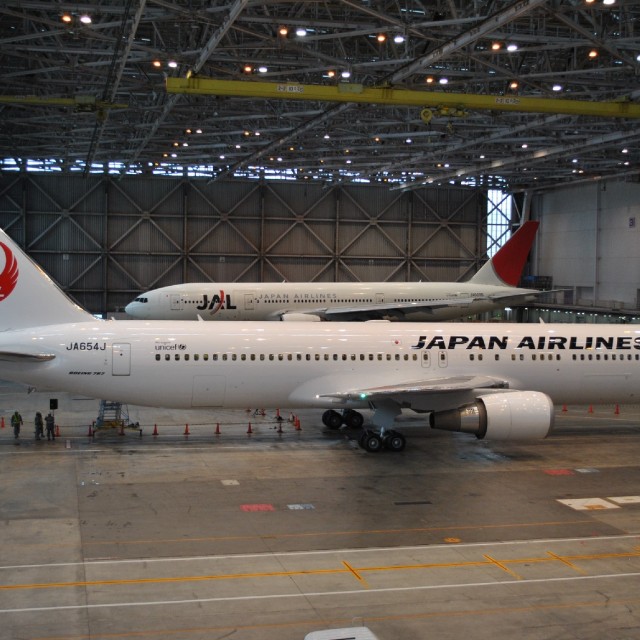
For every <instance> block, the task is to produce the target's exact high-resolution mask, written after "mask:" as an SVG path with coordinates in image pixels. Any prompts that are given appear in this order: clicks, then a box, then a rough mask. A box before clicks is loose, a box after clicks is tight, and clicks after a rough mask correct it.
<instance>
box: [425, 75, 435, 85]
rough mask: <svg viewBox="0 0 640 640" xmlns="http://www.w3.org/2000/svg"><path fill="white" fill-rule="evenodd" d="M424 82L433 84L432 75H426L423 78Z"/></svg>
mask: <svg viewBox="0 0 640 640" xmlns="http://www.w3.org/2000/svg"><path fill="white" fill-rule="evenodd" d="M425 82H426V83H427V84H433V82H434V77H433V76H427V77H426V78H425Z"/></svg>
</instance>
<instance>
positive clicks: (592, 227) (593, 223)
mask: <svg viewBox="0 0 640 640" xmlns="http://www.w3.org/2000/svg"><path fill="white" fill-rule="evenodd" d="M532 210H533V213H534V215H535V217H537V218H538V219H539V220H540V222H541V224H540V229H539V231H538V245H537V254H536V269H537V272H538V274H540V275H548V276H552V277H553V286H554V288H566V291H565V293H564V294H563V295H561V296H559V298H560V299H558V302H560V303H565V304H569V305H576V306H584V307H592V306H593V307H598V308H603V309H611V310H618V309H625V310H632V309H637V308H638V306H639V305H638V302H639V301H638V296H639V291H640V184H637V183H631V182H593V183H583V184H580V185H577V186H575V187H571V188H568V189H563V190H558V191H552V192H549V193H544V194H540V195H538V196H536V198H535V199H534V202H533V207H532Z"/></svg>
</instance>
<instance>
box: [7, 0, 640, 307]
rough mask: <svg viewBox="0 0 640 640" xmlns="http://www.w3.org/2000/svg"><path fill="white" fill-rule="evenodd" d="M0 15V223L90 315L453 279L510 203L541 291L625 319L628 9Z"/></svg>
mask: <svg viewBox="0 0 640 640" xmlns="http://www.w3.org/2000/svg"><path fill="white" fill-rule="evenodd" d="M0 15H2V17H3V19H2V21H1V22H0V56H1V59H2V63H3V64H2V67H1V68H0V77H2V80H3V86H4V90H3V95H2V96H0V110H1V111H0V114H1V116H0V149H2V153H1V154H0V156H1V157H0V205H1V206H0V216H1V218H0V224H1V225H2V226H3V228H5V229H6V230H7V231H8V232H9V233H10V234H11V235H12V236H14V237H16V238H17V239H18V240H19V241H20V242H21V243H22V244H23V246H25V247H26V248H27V250H28V251H29V252H30V253H31V255H33V256H34V257H35V258H36V259H37V260H38V261H40V262H41V264H43V266H44V267H45V268H46V269H47V270H48V271H49V273H51V274H52V276H53V277H54V278H55V279H56V281H58V282H59V283H60V285H61V286H62V287H63V289H64V290H65V291H67V292H68V293H69V294H70V295H71V296H72V297H73V298H75V299H76V300H77V301H78V302H79V303H80V304H83V305H85V306H86V307H87V308H89V309H90V310H91V311H93V312H96V313H102V314H106V313H114V312H117V311H118V309H121V308H122V307H123V306H124V305H125V304H126V302H127V301H128V299H130V298H131V297H132V296H133V295H135V294H136V293H137V292H139V291H141V290H145V289H149V288H152V287H155V286H163V285H167V284H174V283H177V282H180V281H190V280H198V279H215V280H219V281H224V280H227V281H229V280H232V281H240V280H244V281H251V280H252V279H254V280H257V281H260V280H263V281H282V280H292V281H294V280H295V281H305V280H318V281H328V280H336V281H339V280H343V279H345V280H350V281H356V280H362V281H367V280H368V281H375V280H407V281H410V280H415V279H423V280H433V281H439V280H453V281H458V280H464V279H467V278H468V277H469V275H470V274H472V273H473V272H474V271H475V270H477V268H478V267H479V266H480V264H481V263H482V262H483V261H484V260H485V259H486V252H487V250H488V251H489V252H491V250H492V247H493V246H494V245H495V244H496V243H497V244H501V243H502V242H503V241H504V239H505V237H506V235H508V232H509V230H510V228H513V227H514V226H517V224H518V223H519V222H520V220H521V219H522V218H523V217H529V216H532V217H534V218H535V219H538V220H540V221H541V222H542V227H541V230H540V232H539V241H538V243H537V245H536V249H535V252H534V256H533V260H532V263H531V269H530V272H531V274H532V275H540V276H546V277H548V278H551V281H552V282H553V283H554V285H555V286H556V287H557V288H559V289H560V290H561V291H560V292H558V293H557V294H556V295H554V296H552V297H550V299H549V300H548V302H553V303H556V304H558V305H560V306H562V305H567V306H569V307H572V306H573V307H576V308H580V310H581V311H587V312H588V311H592V312H594V313H596V312H604V313H606V312H609V311H619V312H623V313H625V314H626V315H629V314H633V312H634V311H635V310H637V308H638V288H637V287H636V285H635V283H636V281H637V276H638V272H637V271H638V269H639V268H640V267H638V259H637V258H638V253H639V251H640V250H638V248H637V247H638V243H637V242H634V234H635V233H637V227H636V226H635V222H634V221H635V218H636V214H637V206H638V205H637V204H636V202H637V180H638V163H639V162H640V157H639V155H638V154H639V153H640V152H639V151H638V145H637V141H638V136H639V135H640V134H639V133H638V131H639V130H638V127H637V118H638V117H639V116H640V108H639V107H638V106H637V105H636V104H635V99H636V98H637V94H638V80H637V78H638V69H639V67H640V62H639V60H638V58H639V57H640V45H639V44H638V39H637V36H636V31H637V23H638V20H639V18H640V8H639V6H638V3H637V2H634V1H630V0H622V1H610V0H606V1H604V2H603V1H602V0H598V1H587V0H582V1H577V2H571V3H564V2H558V3H549V2H543V1H542V0H524V1H521V2H508V1H499V2H482V1H479V2H473V3H468V2H455V1H450V0H449V1H446V2H445V1H442V2H434V3H428V4H427V3H423V2H412V1H409V2H402V3H384V2H382V3H377V2H362V3H355V2H351V1H348V0H343V1H339V2H330V3H326V2H311V3H305V2H302V3H297V2H269V3H266V4H264V3H254V2H249V1H247V0H237V1H236V2H232V3H226V4H220V3H214V4H212V3H210V2H208V1H205V0H203V1H202V2H198V1H196V0H192V1H190V2H188V3H185V2H164V1H163V2H160V1H157V0H149V1H147V0H140V1H138V2H136V1H127V2H121V1H118V0H113V1H111V0H109V1H107V2H101V3H100V4H99V5H96V4H94V3H86V4H78V3H65V2H54V3H42V2H40V1H39V0H19V1H18V0H16V1H15V2H11V1H9V2H6V3H3V6H2V7H0ZM185 78H192V79H193V80H194V82H198V83H200V82H201V83H202V84H201V85H198V86H194V87H192V88H191V89H190V90H189V91H188V92H187V91H186V90H184V91H182V90H180V89H178V90H177V91H178V92H173V91H174V89H172V88H171V87H170V86H169V83H171V82H173V81H175V82H178V81H180V80H181V79H185ZM216 82H217V83H218V84H216ZM225 82H230V84H231V85H234V86H233V87H231V88H229V87H226V86H225V85H224V83H225ZM236 85H237V86H241V87H242V91H243V93H242V94H240V93H239V89H238V88H237V86H236ZM313 88H320V89H322V90H325V91H328V92H329V96H330V97H329V98H328V99H327V100H319V99H313V97H312V96H310V98H311V99H304V100H300V99H298V98H299V97H300V96H302V95H304V93H305V91H307V90H308V91H311V90H312V89H313ZM376 88H380V91H381V92H386V93H384V95H382V96H381V97H376V96H373V97H367V95H368V94H363V92H365V91H368V90H369V89H376ZM272 89H273V90H276V95H277V97H278V99H273V98H272V96H273V93H272V92H271V91H272ZM396 89H399V90H401V91H400V92H399V93H398V94H397V95H396V94H395V93H394V91H395V90H396ZM331 92H334V93H331ZM361 94H363V97H362V101H358V102H353V101H350V100H349V98H353V99H354V100H355V99H358V100H360V95H361ZM447 96H455V98H448V97H447ZM485 99H489V100H490V103H489V105H490V108H487V103H486V102H482V100H485ZM489 190H492V193H498V194H502V195H497V196H496V195H489V197H487V194H488V193H489ZM506 198H508V199H510V200H513V207H512V208H511V207H503V206H502V202H501V201H502V200H503V199H506ZM485 199H487V200H488V204H487V202H484V200H485ZM498 210H499V211H500V212H501V214H502V216H503V220H502V223H501V225H500V226H499V230H498V231H497V232H494V230H493V229H492V228H490V226H489V225H488V224H487V222H488V219H489V217H490V215H491V214H492V213H494V212H496V211H498ZM506 218H510V219H506ZM561 232H563V233H564V235H565V236H566V238H562V235H561ZM561 238H562V239H561ZM543 240H544V242H543ZM612 248H615V250H612ZM303 258H304V259H303ZM620 265H624V268H622V269H621V268H619V267H620Z"/></svg>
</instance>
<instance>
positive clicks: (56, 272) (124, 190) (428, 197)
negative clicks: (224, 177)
mask: <svg viewBox="0 0 640 640" xmlns="http://www.w3.org/2000/svg"><path fill="white" fill-rule="evenodd" d="M486 208H487V206H486V196H485V194H484V192H483V191H480V190H476V189H469V188H443V187H428V188H424V189H418V190H415V191H411V192H406V193H403V192H400V191H391V190H390V189H389V188H388V187H385V186H372V185H363V186H357V185H337V186H329V187H325V186H323V185H321V184H318V183H314V182H310V183H308V184H299V183H286V182H277V183H276V182H258V181H237V180H234V181H229V182H222V181H221V182H209V181H206V180H204V179H192V180H186V179H178V178H175V179H172V178H164V177H162V178H161V177H152V176H132V177H125V178H120V177H118V178H111V177H104V176H91V177H87V178H84V177H82V176H73V175H66V174H63V175H50V174H48V175H44V174H26V175H25V174H16V175H12V174H5V175H2V176H0V227H2V228H4V229H5V230H6V231H7V232H8V233H9V234H10V235H11V236H13V237H14V238H15V239H16V240H18V242H20V243H21V244H22V246H25V247H26V249H27V251H28V253H29V254H30V255H31V256H32V257H33V258H34V259H35V260H36V261H37V262H38V263H39V264H41V265H42V266H43V267H44V269H45V270H46V271H47V272H48V273H49V274H50V275H51V276H52V277H53V278H54V279H55V280H56V281H57V282H58V283H59V284H60V285H61V287H62V288H63V289H64V290H65V291H66V292H67V293H68V294H69V295H70V296H71V297H73V298H74V299H75V300H76V301H77V302H78V303H79V304H81V305H82V306H84V307H85V308H87V309H89V310H90V311H92V312H93V313H109V312H115V311H118V310H119V309H121V308H122V307H124V306H125V305H126V304H127V303H128V302H130V301H131V299H133V298H134V297H135V295H137V294H138V293H140V292H141V291H145V290H147V289H151V288H155V287H160V286H165V285H170V284H178V283H181V282H187V281H203V280H205V281H206V280H214V281H218V282H240V281H244V282H253V281H266V282H268V281H283V280H288V281H321V282H322V281H325V282H331V281H409V280H425V281H427V280H436V281H443V280H448V281H458V280H466V279H468V278H469V277H470V276H471V275H472V274H473V273H475V271H477V269H478V268H479V267H480V265H481V264H482V263H483V262H484V260H485V258H486V252H485V249H486V239H485V237H484V235H483V232H482V229H483V228H484V222H485V218H486Z"/></svg>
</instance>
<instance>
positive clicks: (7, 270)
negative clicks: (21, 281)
mask: <svg viewBox="0 0 640 640" xmlns="http://www.w3.org/2000/svg"><path fill="white" fill-rule="evenodd" d="M0 247H2V250H3V251H4V269H3V270H2V273H0V302H2V301H3V300H4V299H5V298H8V297H9V296H10V295H11V292H12V291H13V290H14V289H15V288H16V284H17V283H18V261H17V260H16V258H15V256H14V255H13V253H11V250H10V249H9V247H7V245H6V244H4V243H2V242H0Z"/></svg>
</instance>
